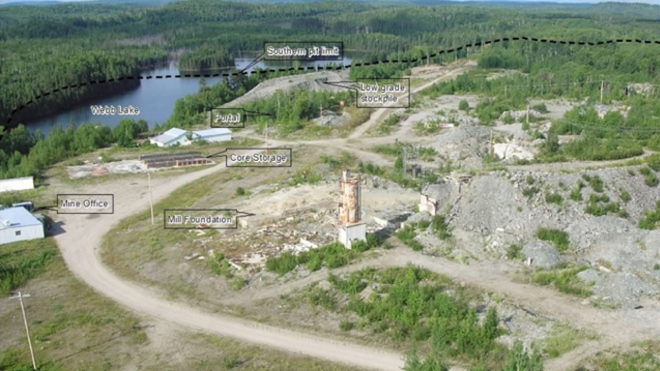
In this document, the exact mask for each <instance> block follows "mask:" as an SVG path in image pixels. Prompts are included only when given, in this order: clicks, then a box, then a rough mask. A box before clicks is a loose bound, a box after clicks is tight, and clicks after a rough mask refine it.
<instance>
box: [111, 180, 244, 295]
mask: <svg viewBox="0 0 660 371" xmlns="http://www.w3.org/2000/svg"><path fill="white" fill-rule="evenodd" d="M249 170H254V169H242V170H241V171H240V172H236V171H232V172H229V171H221V172H217V173H214V174H211V175H208V176H206V177H203V178H201V179H198V180H197V181H195V182H194V183H192V184H190V185H188V186H186V187H182V188H179V189H177V190H175V191H174V192H172V193H171V194H170V195H169V197H167V198H165V199H163V200H161V201H160V202H158V203H156V204H154V215H161V217H162V215H163V210H164V209H180V208H193V207H197V206H196V205H199V204H200V203H205V204H214V202H215V201H214V200H213V199H209V198H208V197H207V196H209V193H210V192H209V190H218V191H220V193H222V190H225V191H226V192H227V194H225V195H224V196H223V197H224V199H227V198H228V197H231V196H233V195H234V193H235V190H236V185H238V184H240V185H241V186H242V187H250V186H251V185H252V184H251V183H250V182H249V181H247V182H246V181H245V180H240V179H239V178H241V176H242V174H243V175H245V174H250V172H249ZM161 179H162V178H158V177H157V178H156V179H155V180H154V179H153V178H152V181H156V182H157V181H162V180H161ZM232 183H235V184H233V187H231V185H232ZM149 220H150V211H149V209H145V210H144V211H142V212H140V213H137V214H135V215H133V216H131V217H128V218H126V219H124V220H122V221H121V222H119V224H118V225H117V226H116V227H115V228H113V229H112V231H110V232H109V233H108V234H107V235H105V236H104V238H103V245H102V250H101V256H102V259H103V262H104V264H106V265H108V266H109V267H110V268H112V269H113V270H114V271H115V272H116V273H117V274H119V275H120V276H122V277H125V278H128V279H131V280H136V281H140V282H146V283H150V284H161V283H162V282H157V281H152V280H149V279H147V278H145V277H144V276H141V275H140V274H139V271H140V267H141V266H143V265H144V264H146V263H147V262H150V263H154V262H155V263H163V259H165V258H166V256H165V249H166V247H171V246H174V245H176V244H180V245H181V247H182V248H183V249H185V248H187V247H188V246H191V244H192V243H193V239H194V238H193V235H191V234H190V233H188V232H187V231H185V230H174V229H163V228H162V225H159V224H157V225H155V226H152V225H151V223H150V222H149ZM215 250H216V251H218V249H215ZM182 289H184V290H189V289H190V288H189V287H188V288H187V289H186V288H185V286H183V288H182Z"/></svg>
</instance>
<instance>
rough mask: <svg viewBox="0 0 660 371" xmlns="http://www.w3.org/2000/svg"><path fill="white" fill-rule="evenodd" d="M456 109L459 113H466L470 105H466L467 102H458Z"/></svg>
mask: <svg viewBox="0 0 660 371" xmlns="http://www.w3.org/2000/svg"><path fill="white" fill-rule="evenodd" d="M458 109H459V110H461V111H467V110H468V109H470V104H469V103H468V101H466V100H465V99H463V100H461V101H460V102H458Z"/></svg>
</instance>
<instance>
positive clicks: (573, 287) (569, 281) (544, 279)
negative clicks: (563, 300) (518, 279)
mask: <svg viewBox="0 0 660 371" xmlns="http://www.w3.org/2000/svg"><path fill="white" fill-rule="evenodd" d="M587 268H588V267H575V268H568V269H564V270H560V271H549V272H546V271H540V272H536V273H535V274H534V278H533V281H534V283H536V284H538V285H541V286H547V285H550V284H552V285H553V286H555V288H557V290H559V291H560V292H563V293H565V294H570V295H577V296H580V297H588V296H591V294H592V293H591V290H590V289H588V288H587V287H585V284H584V283H583V282H582V281H580V279H579V278H578V277H577V274H578V273H580V272H582V271H583V270H585V269H587Z"/></svg>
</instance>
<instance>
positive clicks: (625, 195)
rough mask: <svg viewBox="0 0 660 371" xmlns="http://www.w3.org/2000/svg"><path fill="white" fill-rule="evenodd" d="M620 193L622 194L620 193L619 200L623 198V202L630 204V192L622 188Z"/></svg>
mask: <svg viewBox="0 0 660 371" xmlns="http://www.w3.org/2000/svg"><path fill="white" fill-rule="evenodd" d="M619 192H620V193H619V198H621V201H623V202H630V200H631V197H630V193H628V191H626V190H625V189H623V188H621V189H620V190H619Z"/></svg>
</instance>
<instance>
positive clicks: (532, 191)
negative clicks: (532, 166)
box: [522, 186, 541, 198]
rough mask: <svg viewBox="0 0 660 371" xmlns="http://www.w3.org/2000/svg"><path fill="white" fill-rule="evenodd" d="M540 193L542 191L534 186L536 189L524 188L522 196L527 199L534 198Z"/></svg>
mask: <svg viewBox="0 0 660 371" xmlns="http://www.w3.org/2000/svg"><path fill="white" fill-rule="evenodd" d="M540 191H541V190H540V189H539V188H538V187H536V186H534V187H529V188H523V190H522V194H523V196H525V197H528V198H531V197H532V196H534V195H535V194H537V193H539V192H540Z"/></svg>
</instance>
